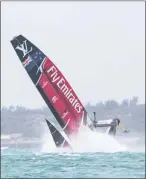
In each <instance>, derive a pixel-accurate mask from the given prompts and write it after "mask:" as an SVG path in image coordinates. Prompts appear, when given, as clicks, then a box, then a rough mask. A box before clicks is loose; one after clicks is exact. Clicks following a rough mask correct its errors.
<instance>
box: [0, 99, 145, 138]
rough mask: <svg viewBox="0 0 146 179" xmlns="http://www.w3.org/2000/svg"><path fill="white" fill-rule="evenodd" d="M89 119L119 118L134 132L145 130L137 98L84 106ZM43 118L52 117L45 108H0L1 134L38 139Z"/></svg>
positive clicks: (142, 106)
mask: <svg viewBox="0 0 146 179" xmlns="http://www.w3.org/2000/svg"><path fill="white" fill-rule="evenodd" d="M85 108H86V110H87V111H88V113H89V115H90V117H91V118H92V114H93V112H96V116H97V120H102V119H107V118H114V117H119V118H120V119H121V120H123V121H124V123H126V124H127V125H128V126H130V127H131V126H132V127H133V128H135V129H136V130H143V131H144V130H145V129H144V123H145V104H138V97H137V96H134V97H133V98H132V99H130V100H129V99H124V100H122V101H121V102H120V103H118V102H117V101H115V100H107V101H105V102H102V101H99V102H97V103H96V104H95V105H91V104H90V103H88V104H86V105H85ZM44 116H48V117H52V116H53V115H52V113H51V111H50V110H49V108H48V107H47V106H45V107H42V108H38V109H28V108H26V107H24V106H13V105H11V106H9V107H4V106H3V107H1V132H2V133H4V134H10V133H22V135H23V136H24V137H40V135H41V130H42V129H41V124H42V122H44V120H42V119H44Z"/></svg>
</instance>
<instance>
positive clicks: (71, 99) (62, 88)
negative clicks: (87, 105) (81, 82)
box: [43, 58, 84, 127]
mask: <svg viewBox="0 0 146 179" xmlns="http://www.w3.org/2000/svg"><path fill="white" fill-rule="evenodd" d="M43 70H44V73H45V75H46V76H47V78H48V79H49V80H50V82H51V84H52V85H53V86H54V88H55V89H56V90H57V92H58V94H59V95H60V97H61V98H62V99H63V100H64V101H65V103H66V105H67V106H68V108H69V110H70V112H71V113H72V115H73V116H74V119H75V120H76V121H77V125H78V127H79V125H80V122H81V118H82V111H83V110H84V106H83V105H82V103H81V102H80V100H79V99H78V97H77V96H76V94H75V92H74V91H73V89H72V88H71V86H70V85H69V83H68V82H67V80H66V79H65V77H64V76H63V75H62V73H61V72H60V71H59V69H58V68H57V67H56V66H55V65H54V64H53V63H52V62H51V61H50V60H49V58H47V59H46V60H45V62H44V64H43Z"/></svg>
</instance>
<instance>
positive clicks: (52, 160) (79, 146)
mask: <svg viewBox="0 0 146 179" xmlns="http://www.w3.org/2000/svg"><path fill="white" fill-rule="evenodd" d="M49 137H50V136H47V135H45V136H44V137H43V140H42V141H43V142H42V144H41V146H40V148H29V149H28V148H21V149H20V148H17V149H14V148H13V149H12V148H6V149H4V150H2V151H1V177H2V178H17V177H19V178H31V177H32V178H68V177H69V178H145V150H144V146H143V147H140V146H137V144H136V143H135V142H134V143H135V146H134V145H132V143H130V140H131V139H129V142H127V143H126V144H123V143H122V144H121V143H119V142H118V141H117V140H115V139H114V138H112V137H109V136H106V135H101V134H95V133H89V132H86V133H81V134H80V136H79V138H78V139H77V140H75V141H74V142H73V150H71V151H70V150H64V149H56V148H55V145H54V143H53V140H52V139H51V138H49ZM132 141H134V140H132ZM127 144H130V146H128V145H127Z"/></svg>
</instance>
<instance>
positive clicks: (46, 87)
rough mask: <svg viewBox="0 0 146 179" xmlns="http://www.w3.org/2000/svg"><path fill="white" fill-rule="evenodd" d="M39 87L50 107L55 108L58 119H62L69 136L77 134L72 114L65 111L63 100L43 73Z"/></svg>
mask: <svg viewBox="0 0 146 179" xmlns="http://www.w3.org/2000/svg"><path fill="white" fill-rule="evenodd" d="M39 85H40V87H41V88H42V89H43V91H44V93H45V94H46V96H47V97H48V99H49V100H50V102H51V105H52V106H53V107H54V108H55V110H56V111H57V113H58V115H59V116H60V118H62V119H63V121H64V124H65V127H64V128H65V130H66V129H67V131H69V133H70V134H73V133H74V134H75V133H77V131H78V127H77V125H76V120H75V119H74V117H73V116H72V114H71V113H70V112H69V111H68V110H67V109H66V105H65V103H64V102H63V100H61V98H60V96H59V95H58V93H57V92H56V90H55V89H54V88H53V86H52V85H51V84H50V82H49V81H48V79H47V78H46V76H45V75H44V74H43V73H42V75H41V77H40V79H39Z"/></svg>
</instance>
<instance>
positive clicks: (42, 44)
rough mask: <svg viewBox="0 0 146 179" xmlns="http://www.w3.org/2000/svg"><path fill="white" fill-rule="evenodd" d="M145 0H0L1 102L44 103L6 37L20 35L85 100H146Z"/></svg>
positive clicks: (32, 106)
mask: <svg viewBox="0 0 146 179" xmlns="http://www.w3.org/2000/svg"><path fill="white" fill-rule="evenodd" d="M144 3H145V2H125V1H123V2H122V1H121V2H115V1H113V2H112V1H111V2H105V1H104V2H98V1H92V2H89V1H85V2H73V1H69V2H66V1H62V2H59V1H56V2H53V1H52V2H47V1H44V2H39V1H38V2H33V1H31V2H28V1H26V2H25V1H23V2H2V7H1V15H2V17H1V25H2V27H1V38H2V39H1V105H2V106H9V105H22V106H25V107H28V108H40V107H42V106H46V104H45V102H44V101H43V99H42V97H41V95H40V94H39V92H38V91H37V89H36V88H35V86H34V85H33V83H32V82H31V80H30V78H29V76H28V75H27V73H26V71H25V70H24V68H23V66H22V64H21V63H20V61H19V59H18V57H17V55H16V53H15V51H14V50H13V48H12V46H11V43H10V40H11V39H12V38H13V37H14V36H17V35H19V34H22V35H24V36H25V37H26V38H27V39H29V40H30V41H31V42H32V43H34V44H35V45H36V46H37V47H38V48H40V49H41V50H42V51H43V52H44V53H45V54H46V55H47V56H48V57H49V58H50V59H51V60H52V61H53V63H55V65H56V66H57V67H58V68H59V69H60V71H61V72H62V73H63V75H64V76H65V77H66V79H67V80H68V82H69V83H70V84H71V86H72V88H73V89H74V90H75V92H76V94H77V96H78V97H79V98H80V100H81V101H82V102H83V104H87V103H88V102H90V103H91V104H96V102H98V101H106V100H117V101H118V102H121V101H122V100H123V99H125V98H128V99H131V98H132V97H133V96H139V103H145V4H144Z"/></svg>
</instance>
